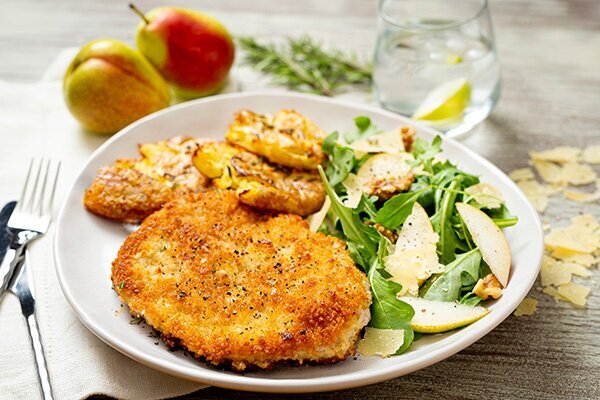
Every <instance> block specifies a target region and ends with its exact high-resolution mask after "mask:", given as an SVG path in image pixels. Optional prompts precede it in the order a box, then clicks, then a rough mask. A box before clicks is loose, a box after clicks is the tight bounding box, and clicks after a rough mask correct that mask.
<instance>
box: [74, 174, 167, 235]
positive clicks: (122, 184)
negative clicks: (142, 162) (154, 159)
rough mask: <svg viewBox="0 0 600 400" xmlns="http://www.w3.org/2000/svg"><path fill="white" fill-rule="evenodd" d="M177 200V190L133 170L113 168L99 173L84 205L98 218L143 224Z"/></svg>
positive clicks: (87, 193) (84, 197)
mask: <svg viewBox="0 0 600 400" xmlns="http://www.w3.org/2000/svg"><path fill="white" fill-rule="evenodd" d="M174 196H175V193H174V192H173V190H171V189H169V187H167V186H166V185H164V184H162V183H160V182H159V181H157V180H156V179H153V178H150V177H149V176H147V175H144V174H142V173H141V172H139V171H137V170H135V169H132V168H121V167H117V166H113V165H109V166H107V167H103V168H101V169H100V171H98V174H97V175H96V178H95V179H94V182H93V183H92V185H91V186H90V187H89V188H88V189H87V190H86V191H85V194H84V196H83V204H84V205H85V207H86V208H87V209H88V210H90V211H91V212H93V213H94V214H97V215H100V216H101V217H105V218H109V219H114V220H116V221H121V222H131V223H135V222H139V221H141V220H143V219H144V218H146V217H147V216H148V215H150V214H152V213H153V212H154V211H156V210H158V209H160V208H161V207H162V205H163V204H164V203H166V202H168V201H170V200H172V199H173V198H174Z"/></svg>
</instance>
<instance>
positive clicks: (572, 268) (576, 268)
mask: <svg viewBox="0 0 600 400" xmlns="http://www.w3.org/2000/svg"><path fill="white" fill-rule="evenodd" d="M563 265H564V269H565V270H567V271H569V272H570V273H572V274H573V275H577V276H580V277H582V278H586V279H587V278H589V277H590V276H592V273H591V272H590V271H589V270H588V269H587V268H586V267H584V266H583V265H579V264H575V263H563Z"/></svg>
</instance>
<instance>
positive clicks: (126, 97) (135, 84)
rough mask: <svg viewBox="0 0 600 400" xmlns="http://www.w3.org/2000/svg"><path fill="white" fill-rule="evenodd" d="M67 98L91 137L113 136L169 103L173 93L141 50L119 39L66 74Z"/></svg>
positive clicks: (81, 58) (98, 43) (98, 45)
mask: <svg viewBox="0 0 600 400" xmlns="http://www.w3.org/2000/svg"><path fill="white" fill-rule="evenodd" d="M63 94H64V98H65V102H66V103H67V107H68V108H69V111H71V114H73V116H74V117H75V118H76V119H77V120H78V121H79V122H80V123H81V125H83V127H84V128H85V129H87V130H89V131H91V132H95V133H101V134H112V133H115V132H117V131H118V130H120V129H122V128H124V127H125V126H127V125H129V124H130V123H132V122H133V121H136V120H138V119H139V118H141V117H143V116H145V115H148V114H150V113H152V112H154V111H157V110H160V109H161V108H164V107H167V106H168V105H169V103H170V93H169V87H168V85H167V84H166V82H165V81H164V79H163V78H162V77H161V76H160V74H159V73H158V72H157V71H156V69H155V68H154V67H153V66H152V65H151V64H150V63H149V62H148V60H146V59H145V58H144V56H143V55H142V54H141V53H140V52H139V51H137V50H135V49H133V48H131V47H129V46H127V45H126V44H125V43H122V42H119V41H118V40H115V39H97V40H93V41H91V42H89V43H88V44H86V45H85V46H83V47H82V48H81V50H80V51H79V53H78V54H77V55H76V56H75V58H74V59H73V61H72V62H71V65H69V68H68V69H67V72H66V74H65V78H64V82H63Z"/></svg>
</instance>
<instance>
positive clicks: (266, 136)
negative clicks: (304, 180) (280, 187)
mask: <svg viewBox="0 0 600 400" xmlns="http://www.w3.org/2000/svg"><path fill="white" fill-rule="evenodd" d="M324 137H325V133H324V132H323V131H322V130H321V128H319V127H318V126H317V125H316V124H315V123H314V122H312V121H310V120H309V119H308V118H306V117H305V116H303V115H302V114H300V113H299V112H296V111H294V110H281V111H279V112H278V113H276V114H274V115H271V114H264V115H261V114H256V113H254V112H252V111H248V110H244V111H240V112H238V113H236V114H235V121H234V123H232V124H231V125H230V126H229V131H228V132H227V134H226V135H225V138H226V139H227V141H228V142H230V143H233V144H235V145H238V146H240V147H243V148H244V149H246V150H248V151H250V152H252V153H255V154H258V155H260V156H263V157H265V158H266V159H267V160H269V161H270V162H273V163H276V164H281V165H284V166H287V167H292V168H299V169H316V168H317V166H318V165H319V164H320V163H321V162H322V161H323V160H324V155H323V151H322V149H321V146H322V144H323V138H324Z"/></svg>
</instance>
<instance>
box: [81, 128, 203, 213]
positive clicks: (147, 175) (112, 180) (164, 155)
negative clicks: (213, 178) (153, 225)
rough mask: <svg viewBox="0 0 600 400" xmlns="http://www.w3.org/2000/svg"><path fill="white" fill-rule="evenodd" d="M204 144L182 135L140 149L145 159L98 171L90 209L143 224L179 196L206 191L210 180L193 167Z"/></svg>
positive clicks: (86, 201) (89, 197) (87, 196)
mask: <svg viewBox="0 0 600 400" xmlns="http://www.w3.org/2000/svg"><path fill="white" fill-rule="evenodd" d="M200 143H202V141H200V140H197V139H193V138H188V137H182V136H178V137H175V138H173V139H170V140H168V141H162V142H157V143H147V144H142V145H140V146H139V150H140V153H141V154H142V158H140V159H134V158H125V159H121V160H117V161H116V162H115V164H114V165H112V166H107V167H103V168H101V169H100V171H98V174H97V175H96V178H95V179H94V182H93V183H92V185H91V186H90V188H89V189H88V190H86V192H85V195H84V204H85V206H86V208H87V209H88V210H90V211H91V212H93V213H95V214H98V215H100V216H102V217H105V218H109V219H113V220H116V221H122V222H131V223H134V222H139V221H141V220H143V219H144V218H145V217H147V216H148V215H150V214H152V213H153V212H154V211H156V210H158V209H159V208H160V207H161V206H162V205H163V204H164V203H166V202H167V201H170V200H172V199H173V198H174V197H175V196H177V195H179V194H187V193H195V192H200V191H203V190H205V189H206V187H207V186H208V185H209V183H210V180H209V179H208V178H207V177H205V176H204V175H202V174H201V173H200V172H199V171H198V170H197V169H196V168H194V166H193V164H192V154H193V153H194V152H195V150H196V149H197V147H198V145H199V144H200Z"/></svg>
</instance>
